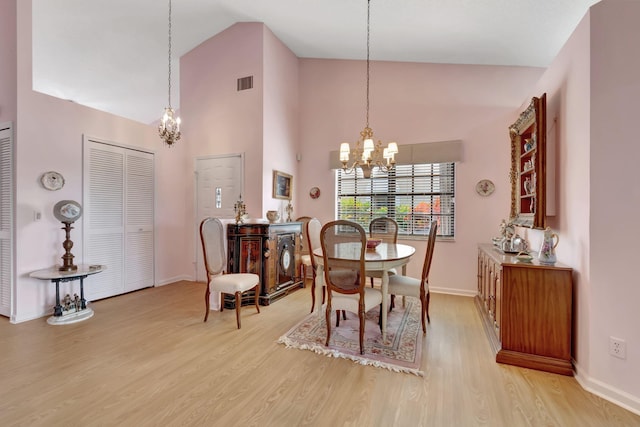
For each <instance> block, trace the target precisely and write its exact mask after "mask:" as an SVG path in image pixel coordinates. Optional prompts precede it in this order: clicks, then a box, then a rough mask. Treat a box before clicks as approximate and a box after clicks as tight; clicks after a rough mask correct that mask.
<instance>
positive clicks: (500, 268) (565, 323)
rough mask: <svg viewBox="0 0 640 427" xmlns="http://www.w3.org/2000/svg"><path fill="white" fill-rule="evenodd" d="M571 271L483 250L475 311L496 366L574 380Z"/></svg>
mask: <svg viewBox="0 0 640 427" xmlns="http://www.w3.org/2000/svg"><path fill="white" fill-rule="evenodd" d="M571 276H572V269H571V268H570V267H567V266H564V265H562V264H559V263H556V264H555V265H542V264H540V263H539V262H538V261H537V260H536V259H534V260H533V261H532V262H520V261H518V260H517V258H516V257H515V256H514V255H509V254H505V253H503V252H502V251H500V250H498V249H497V248H495V247H494V246H492V245H489V244H483V245H480V246H479V248H478V294H477V296H476V299H475V301H476V307H477V308H478V310H479V312H480V316H481V317H482V321H483V325H484V329H485V331H486V333H487V337H488V338H489V342H490V344H491V348H492V350H493V352H494V353H495V354H496V362H500V363H506V364H510V365H516V366H522V367H525V368H531V369H539V370H542V371H548V372H554V373H556V374H563V375H573V367H572V364H571V322H572V283H571Z"/></svg>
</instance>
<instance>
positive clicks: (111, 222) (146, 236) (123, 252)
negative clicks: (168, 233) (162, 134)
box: [84, 140, 154, 300]
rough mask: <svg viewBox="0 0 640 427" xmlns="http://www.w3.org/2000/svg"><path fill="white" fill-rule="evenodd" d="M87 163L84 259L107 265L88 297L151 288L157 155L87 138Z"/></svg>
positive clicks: (89, 287) (93, 278) (93, 281)
mask: <svg viewBox="0 0 640 427" xmlns="http://www.w3.org/2000/svg"><path fill="white" fill-rule="evenodd" d="M84 161H85V167H84V171H85V176H84V182H85V197H84V200H85V202H84V203H85V206H84V230H85V233H84V236H85V244H84V248H85V258H84V259H85V262H86V263H88V264H104V265H106V266H107V269H106V270H105V271H104V272H102V273H100V274H97V275H94V276H90V277H89V278H87V280H90V282H89V283H88V285H87V286H86V287H85V293H86V295H87V299H89V300H95V299H100V298H106V297H109V296H114V295H119V294H122V293H125V292H130V291H132V290H136V289H141V288H144V287H149V286H153V284H154V279H153V272H154V267H153V232H154V231H153V204H154V202H153V200H154V199H153V192H154V185H153V154H150V153H145V152H140V151H136V150H131V149H127V148H123V147H118V146H114V145H110V144H106V143H102V142H98V141H94V140H86V141H85V159H84Z"/></svg>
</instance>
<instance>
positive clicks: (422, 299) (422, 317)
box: [420, 295, 427, 335]
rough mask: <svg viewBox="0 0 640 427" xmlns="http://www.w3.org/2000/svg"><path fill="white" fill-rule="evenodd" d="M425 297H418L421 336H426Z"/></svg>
mask: <svg viewBox="0 0 640 427" xmlns="http://www.w3.org/2000/svg"><path fill="white" fill-rule="evenodd" d="M426 300H427V297H426V296H424V295H421V296H420V320H421V321H422V334H423V335H426V334H427V323H426V319H425V318H426V317H427V301H426Z"/></svg>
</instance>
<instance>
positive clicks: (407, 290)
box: [388, 221, 438, 334]
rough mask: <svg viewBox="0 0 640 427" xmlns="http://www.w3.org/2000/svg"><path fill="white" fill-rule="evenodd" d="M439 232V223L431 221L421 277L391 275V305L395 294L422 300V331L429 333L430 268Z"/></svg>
mask: <svg viewBox="0 0 640 427" xmlns="http://www.w3.org/2000/svg"><path fill="white" fill-rule="evenodd" d="M437 233H438V223H437V222H435V221H431V228H430V230H429V240H428V241H427V252H426V254H425V257H424V264H423V265H422V276H421V277H420V279H416V278H414V277H409V276H403V275H395V276H390V277H389V288H388V289H389V295H391V307H393V301H394V296H395V295H404V296H413V297H416V298H418V299H419V300H420V312H421V314H420V317H421V318H422V332H423V333H424V334H426V333H427V324H426V322H425V317H426V320H427V321H428V322H429V323H431V318H430V317H429V300H430V299H431V294H430V293H429V270H430V269H431V260H432V259H433V249H434V247H435V244H436V234H437Z"/></svg>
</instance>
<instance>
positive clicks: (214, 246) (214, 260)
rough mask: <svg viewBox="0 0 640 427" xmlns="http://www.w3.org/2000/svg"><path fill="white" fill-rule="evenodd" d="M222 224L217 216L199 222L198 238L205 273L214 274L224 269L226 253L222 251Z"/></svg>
mask: <svg viewBox="0 0 640 427" xmlns="http://www.w3.org/2000/svg"><path fill="white" fill-rule="evenodd" d="M223 235H224V225H223V224H222V222H221V221H220V220H219V219H218V218H210V217H209V218H205V219H203V220H202V222H201V223H200V240H201V241H202V254H203V255H204V266H205V268H206V269H207V274H208V275H210V276H215V275H218V274H220V273H222V272H223V271H224V267H225V264H226V254H225V253H224V241H223V238H224V237H223Z"/></svg>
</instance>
